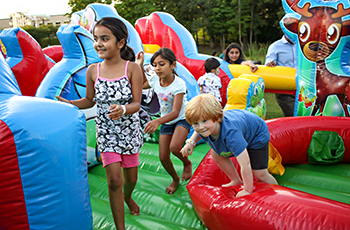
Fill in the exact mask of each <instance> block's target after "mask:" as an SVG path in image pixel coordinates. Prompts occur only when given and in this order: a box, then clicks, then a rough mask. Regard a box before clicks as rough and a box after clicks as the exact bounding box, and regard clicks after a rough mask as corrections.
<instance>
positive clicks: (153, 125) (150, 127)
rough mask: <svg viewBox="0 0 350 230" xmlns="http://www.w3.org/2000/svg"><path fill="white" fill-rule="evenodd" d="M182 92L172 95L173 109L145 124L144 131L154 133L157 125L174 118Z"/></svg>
mask: <svg viewBox="0 0 350 230" xmlns="http://www.w3.org/2000/svg"><path fill="white" fill-rule="evenodd" d="M184 95H185V94H184V93H179V94H176V95H175V97H174V104H173V110H172V111H171V112H170V113H168V114H167V115H165V116H164V117H160V118H157V119H155V120H153V121H150V122H148V123H147V124H146V127H145V133H154V132H155V131H156V129H157V128H158V126H160V125H162V124H165V123H167V122H169V121H172V120H174V119H175V118H177V117H178V116H179V114H180V111H181V107H182V100H183V97H184Z"/></svg>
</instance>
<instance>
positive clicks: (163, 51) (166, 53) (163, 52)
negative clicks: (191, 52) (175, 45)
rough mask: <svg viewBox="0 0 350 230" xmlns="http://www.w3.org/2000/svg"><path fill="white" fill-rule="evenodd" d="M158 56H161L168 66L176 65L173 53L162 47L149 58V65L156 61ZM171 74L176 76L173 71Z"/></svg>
mask: <svg viewBox="0 0 350 230" xmlns="http://www.w3.org/2000/svg"><path fill="white" fill-rule="evenodd" d="M158 56H161V57H162V58H164V59H165V60H168V61H169V63H170V65H171V64H173V63H174V62H175V63H176V56H175V54H174V52H173V51H172V50H171V49H169V48H166V47H163V48H160V49H159V50H157V51H156V52H155V53H154V54H153V56H152V58H151V64H152V63H153V62H154V59H156V58H157V57H158ZM152 65H153V64H152ZM173 73H174V74H176V75H177V73H176V72H175V70H174V71H173Z"/></svg>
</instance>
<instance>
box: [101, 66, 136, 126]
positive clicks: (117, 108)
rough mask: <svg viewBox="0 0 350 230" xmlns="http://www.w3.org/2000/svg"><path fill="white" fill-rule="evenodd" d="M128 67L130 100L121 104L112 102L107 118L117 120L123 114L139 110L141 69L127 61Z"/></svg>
mask: <svg viewBox="0 0 350 230" xmlns="http://www.w3.org/2000/svg"><path fill="white" fill-rule="evenodd" d="M128 68H129V69H130V72H131V73H130V74H131V77H130V83H131V93H132V100H131V103H130V104H127V105H124V108H123V106H122V105H117V104H113V105H111V106H110V107H109V109H110V111H111V113H109V114H108V117H109V118H112V119H113V120H117V119H119V118H121V116H122V115H123V114H133V113H136V112H137V111H139V110H140V106H141V98H142V70H141V67H140V66H139V65H138V64H137V63H134V62H129V67H128Z"/></svg>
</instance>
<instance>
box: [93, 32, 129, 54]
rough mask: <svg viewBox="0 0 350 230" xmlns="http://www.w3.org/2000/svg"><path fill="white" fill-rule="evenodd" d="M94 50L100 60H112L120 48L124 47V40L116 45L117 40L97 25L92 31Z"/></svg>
mask: <svg viewBox="0 0 350 230" xmlns="http://www.w3.org/2000/svg"><path fill="white" fill-rule="evenodd" d="M94 40H95V42H94V48H95V50H96V52H97V54H98V56H99V57H100V58H101V59H108V58H112V57H114V56H115V55H117V53H118V51H119V53H120V49H121V47H123V45H124V43H123V42H124V40H121V41H119V42H118V43H117V39H116V37H115V36H114V34H113V33H112V31H110V29H108V28H107V27H105V26H101V25H98V26H96V27H95V29H94Z"/></svg>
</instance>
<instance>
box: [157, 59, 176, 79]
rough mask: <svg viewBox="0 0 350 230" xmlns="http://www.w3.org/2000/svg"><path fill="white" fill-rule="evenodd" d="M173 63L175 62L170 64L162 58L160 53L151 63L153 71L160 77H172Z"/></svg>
mask: <svg viewBox="0 0 350 230" xmlns="http://www.w3.org/2000/svg"><path fill="white" fill-rule="evenodd" d="M175 65H176V64H175V62H174V63H173V64H170V62H169V61H168V60H166V59H164V58H163V57H162V56H161V55H158V56H157V57H156V58H155V59H154V61H153V63H152V66H153V68H154V71H155V72H156V74H157V76H158V77H159V78H160V79H162V78H167V77H172V76H173V70H174V68H175Z"/></svg>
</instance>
